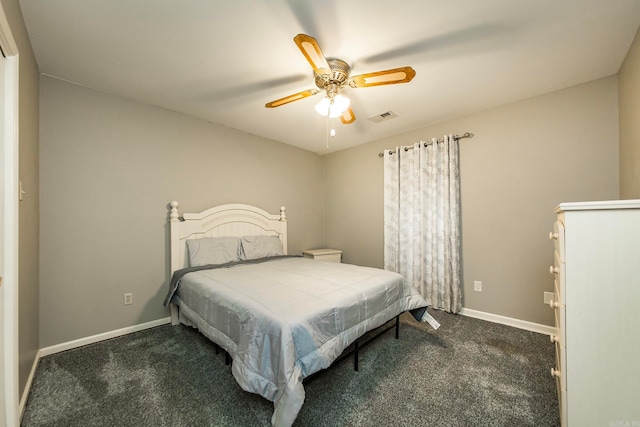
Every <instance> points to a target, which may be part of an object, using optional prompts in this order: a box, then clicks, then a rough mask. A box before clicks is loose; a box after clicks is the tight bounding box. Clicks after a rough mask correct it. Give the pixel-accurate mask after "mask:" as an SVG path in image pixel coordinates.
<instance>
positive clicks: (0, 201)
mask: <svg viewBox="0 0 640 427" xmlns="http://www.w3.org/2000/svg"><path fill="white" fill-rule="evenodd" d="M5 62H6V61H5V59H4V55H2V52H0V142H1V143H2V145H1V146H2V149H0V236H2V238H1V239H2V242H1V243H0V319H2V324H3V325H4V321H5V319H4V286H3V284H2V277H4V251H3V250H4V237H5V233H4V181H5V180H4V157H5V156H4V138H3V135H4V126H3V122H4V66H5ZM4 335H5V334H4V327H0V426H3V425H4V424H5V423H6V420H7V414H6V410H5V398H4V387H5V380H4V366H5V365H4Z"/></svg>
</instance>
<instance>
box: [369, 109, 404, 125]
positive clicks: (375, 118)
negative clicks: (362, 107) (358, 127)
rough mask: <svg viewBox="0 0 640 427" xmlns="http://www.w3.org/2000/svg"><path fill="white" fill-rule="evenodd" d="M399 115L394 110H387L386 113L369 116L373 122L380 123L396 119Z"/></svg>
mask: <svg viewBox="0 0 640 427" xmlns="http://www.w3.org/2000/svg"><path fill="white" fill-rule="evenodd" d="M396 117H398V116H397V114H396V113H394V112H393V111H387V112H386V113H382V114H378V115H377V116H373V117H369V120H371V121H372V122H373V123H380V122H384V121H386V120H391V119H395V118H396Z"/></svg>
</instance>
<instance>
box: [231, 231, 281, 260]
mask: <svg viewBox="0 0 640 427" xmlns="http://www.w3.org/2000/svg"><path fill="white" fill-rule="evenodd" d="M276 255H284V253H283V252H282V243H281V242H280V238H279V237H278V236H243V237H242V251H241V253H240V259H243V260H247V259H256V258H264V257H269V256H276Z"/></svg>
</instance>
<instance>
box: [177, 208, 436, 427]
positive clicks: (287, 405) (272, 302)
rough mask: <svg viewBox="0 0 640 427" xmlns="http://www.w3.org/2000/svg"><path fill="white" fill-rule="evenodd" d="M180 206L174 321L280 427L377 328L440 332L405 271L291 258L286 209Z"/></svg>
mask: <svg viewBox="0 0 640 427" xmlns="http://www.w3.org/2000/svg"><path fill="white" fill-rule="evenodd" d="M178 207H179V205H178V203H177V202H171V203H170V208H171V210H170V214H169V221H170V235H171V237H170V240H171V241H170V250H171V273H172V280H171V284H170V290H169V292H168V294H167V297H166V299H165V305H166V306H169V307H170V308H171V322H172V324H174V325H177V324H180V323H182V324H185V325H188V326H192V327H195V328H197V329H198V330H199V331H200V332H201V333H202V334H204V335H205V336H206V337H208V338H209V339H210V340H211V341H213V342H214V343H215V344H216V345H218V346H220V347H222V348H223V349H224V350H225V351H226V352H227V354H228V355H229V356H230V357H231V358H232V360H233V363H232V369H231V370H232V373H233V376H234V378H235V379H236V381H237V382H238V384H239V385H240V386H241V387H242V388H243V389H244V390H246V391H249V392H252V393H257V394H259V395H261V396H262V397H264V398H266V399H268V400H270V401H272V402H273V403H274V412H273V416H272V418H271V423H272V425H274V426H290V425H291V424H293V422H294V420H295V418H296V416H297V414H298V412H299V411H300V408H301V407H302V404H303V402H304V396H305V393H304V386H303V380H304V379H305V378H308V377H310V376H311V375H313V374H315V373H317V372H318V371H320V370H322V369H325V368H327V367H329V366H330V365H331V364H332V363H333V362H334V361H335V360H336V359H337V358H338V357H339V356H340V355H341V354H342V353H343V351H344V350H345V349H346V348H347V347H348V346H349V345H351V344H352V343H354V342H355V341H356V340H357V339H358V338H360V337H361V336H363V335H364V334H366V333H367V332H369V331H371V330H374V329H376V328H379V327H381V326H382V325H384V324H385V323H387V322H388V321H390V320H391V319H394V318H397V316H398V315H399V314H401V313H403V312H405V311H411V312H412V314H413V315H414V317H415V318H416V319H417V320H420V321H428V322H429V323H430V324H431V325H432V326H433V327H434V328H437V327H438V326H439V325H437V322H435V320H434V319H433V318H432V317H431V316H429V315H428V313H427V312H426V306H427V304H426V302H425V300H424V299H423V298H422V296H420V295H419V294H418V292H417V291H415V289H413V288H411V287H409V286H407V285H406V284H405V282H404V280H403V278H402V276H401V275H399V274H397V273H393V272H390V271H386V270H382V269H377V268H369V267H361V266H355V265H349V264H339V263H328V262H322V261H317V260H312V259H308V258H304V257H302V256H293V255H288V254H287V217H286V210H285V208H284V207H282V208H280V213H279V214H275V215H273V214H269V213H267V212H265V211H263V210H262V209H260V208H257V207H254V206H249V205H242V204H233V205H222V206H217V207H214V208H211V209H208V210H206V211H204V212H201V213H195V214H188V213H185V214H182V215H180V213H179V212H178Z"/></svg>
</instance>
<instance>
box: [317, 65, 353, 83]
mask: <svg viewBox="0 0 640 427" xmlns="http://www.w3.org/2000/svg"><path fill="white" fill-rule="evenodd" d="M327 63H328V64H329V68H331V73H330V74H318V73H316V72H314V73H313V74H314V75H315V77H316V86H318V87H319V88H320V89H325V88H326V87H327V85H329V84H335V85H337V86H344V85H345V84H347V82H348V81H349V74H350V73H351V67H349V64H347V63H346V62H344V61H343V60H341V59H334V58H329V59H327Z"/></svg>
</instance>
